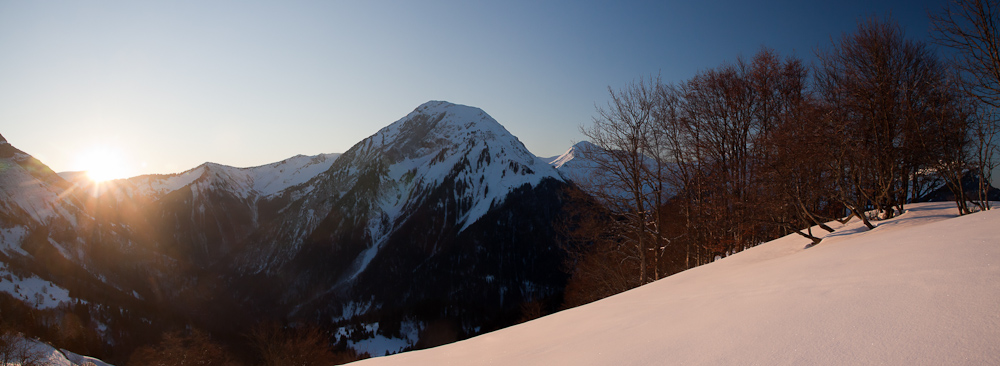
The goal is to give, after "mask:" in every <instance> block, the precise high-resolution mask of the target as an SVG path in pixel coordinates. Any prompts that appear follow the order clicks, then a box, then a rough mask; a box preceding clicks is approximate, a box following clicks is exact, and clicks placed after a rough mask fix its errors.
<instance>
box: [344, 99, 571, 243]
mask: <svg viewBox="0 0 1000 366" xmlns="http://www.w3.org/2000/svg"><path fill="white" fill-rule="evenodd" d="M344 155H345V158H346V157H347V156H349V158H348V159H351V160H352V161H355V162H357V163H361V164H363V165H364V166H354V167H353V168H352V171H354V172H357V171H362V172H364V171H371V170H373V169H377V170H381V171H382V173H383V174H384V175H385V176H384V177H383V178H382V179H381V180H380V182H381V183H383V187H382V188H381V190H382V192H380V193H382V194H381V197H380V198H379V199H378V200H376V202H378V206H380V208H381V211H382V212H384V213H385V214H387V216H388V218H389V220H384V221H389V222H391V221H394V220H395V219H398V218H399V217H400V211H401V210H404V209H405V206H407V205H413V204H416V203H415V202H411V201H410V200H411V197H410V196H411V195H413V194H415V192H429V191H431V190H433V189H435V188H436V187H438V186H439V185H440V184H441V183H442V182H445V181H446V180H454V181H455V182H456V185H457V186H460V188H459V189H458V197H456V199H458V200H459V201H460V204H459V206H460V207H459V211H460V212H459V214H458V216H459V217H458V223H459V224H461V227H462V230H464V229H465V228H466V227H468V225H471V224H472V223H473V222H475V221H476V220H477V219H478V218H479V217H481V216H482V215H483V214H485V213H486V211H488V210H489V209H490V207H492V206H493V205H495V204H498V203H500V202H502V201H503V199H504V197H505V196H506V195H507V194H508V193H510V192H511V191H512V190H514V189H516V188H518V187H521V186H523V185H525V184H527V185H532V186H533V185H535V184H537V183H538V182H540V181H541V180H542V179H544V178H553V179H556V180H562V178H561V177H560V176H559V174H558V172H556V171H555V169H553V168H552V167H550V166H548V165H547V164H545V163H544V162H542V161H541V160H540V159H537V158H536V157H535V156H534V155H533V154H531V152H529V151H528V149H527V148H526V147H525V146H524V144H523V143H521V141H520V140H518V139H517V137H514V135H512V134H511V133H510V132H508V131H507V129H506V128H504V127H503V126H502V125H500V123H499V122H497V121H496V120H495V119H493V117H491V116H490V115H488V114H486V112H484V111H483V110H482V109H479V108H475V107H469V106H464V105H459V104H453V103H449V102H443V101H431V102H427V103H424V104H422V105H421V106H419V107H417V108H416V109H415V110H414V111H413V112H411V113H410V114H408V115H407V116H406V117H403V118H402V119H400V120H398V121H396V122H394V123H392V124H390V125H389V126H386V127H385V128H383V129H382V130H380V131H378V132H377V133H375V134H374V135H372V136H371V137H369V138H367V139H365V140H364V141H362V142H361V143H359V144H357V145H355V147H353V148H351V150H349V151H348V152H347V153H345V154H344ZM348 164H350V163H348ZM383 169H384V170H383ZM389 226H391V225H389ZM386 229H387V228H373V231H374V232H373V235H372V236H373V237H379V236H381V234H385V232H386Z"/></svg>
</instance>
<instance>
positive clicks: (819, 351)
mask: <svg viewBox="0 0 1000 366" xmlns="http://www.w3.org/2000/svg"><path fill="white" fill-rule="evenodd" d="M955 211H956V210H955V208H954V204H953V203H933V204H915V205H910V206H909V211H908V212H907V213H905V214H903V215H901V216H900V217H898V218H895V219H892V220H889V221H885V222H882V223H881V224H880V225H879V227H877V228H876V229H874V230H871V231H865V230H863V229H862V228H861V227H859V223H857V222H852V223H850V224H848V225H847V226H843V227H838V228H837V231H836V232H835V233H833V234H831V235H830V236H828V237H827V239H825V240H824V241H823V243H821V244H820V245H818V246H815V247H812V248H809V249H804V248H805V246H806V245H807V244H809V243H808V240H803V239H801V238H798V237H796V236H794V235H791V236H787V237H784V238H781V239H778V240H774V241H771V242H768V243H765V244H762V245H760V246H758V247H755V248H752V249H749V250H747V251H744V252H741V253H739V254H736V255H733V256H731V257H729V258H725V259H723V260H720V261H717V262H715V263H712V264H708V265H705V266H701V267H698V268H695V269H691V270H688V271H685V272H682V273H680V274H677V275H674V276H671V277H668V278H666V279H663V280H660V281H658V282H655V283H653V284H650V285H647V286H643V287H640V288H638V289H635V290H632V291H628V292H626V293H622V294H619V295H616V296H613V297H610V298H607V299H604V300H601V301H598V302H595V303H592V304H589V305H585V306H582V307H578V308H574V309H570V310H567V311H564V312H561V313H558V314H554V315H551V316H547V317H544V318H541V319H537V320H535V321H532V322H529V323H526V324H523V325H518V326H514V327H510V328H507V329H503V330H500V331H497V332H494V333H490V334H486V335H482V336H479V337H476V338H472V339H469V340H466V341H462V342H458V343H454V344H451V345H447V346H443V347H438V348H435V349H430V350H423V351H414V352H408V353H403V354H400V355H396V356H391V357H383V358H375V359H371V360H365V361H362V362H360V363H359V364H361V365H390V364H405V365H437V364H455V365H465V364H468V365H508V364H511V365H512V364H518V365H531V364H534V365H548V364H574V365H576V364H583V365H607V364H636V365H640V364H661V363H669V364H795V365H801V364H810V365H812V364H822V365H842V364H908V365H909V364H926V365H938V364H968V365H981V364H997V363H1000V343H998V342H997V340H998V339H1000V313H997V311H996V309H998V308H1000V282H998V281H997V280H996V279H997V278H1000V265H998V263H997V260H998V258H1000V246H998V245H997V243H1000V232H998V231H996V230H995V229H994V228H995V227H996V226H997V225H998V224H1000V210H993V211H988V212H983V213H977V214H973V215H969V216H964V217H957V218H956V217H955Z"/></svg>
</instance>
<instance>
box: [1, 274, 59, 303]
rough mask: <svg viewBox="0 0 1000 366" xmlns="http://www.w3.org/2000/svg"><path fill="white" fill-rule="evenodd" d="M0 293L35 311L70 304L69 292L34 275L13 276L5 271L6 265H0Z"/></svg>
mask: <svg viewBox="0 0 1000 366" xmlns="http://www.w3.org/2000/svg"><path fill="white" fill-rule="evenodd" d="M0 292H6V293H8V294H10V295H11V296H13V297H14V298H16V299H18V300H21V301H23V302H24V303H25V304H27V305H29V306H31V307H34V308H35V309H51V308H54V307H56V306H59V304H61V303H69V302H70V297H69V290H66V289H64V288H62V287H59V286H56V285H55V284H53V283H52V282H49V281H46V280H43V279H41V278H38V277H36V276H34V275H31V276H29V277H21V276H18V275H15V274H13V273H11V272H10V271H9V270H8V269H7V264H6V263H0Z"/></svg>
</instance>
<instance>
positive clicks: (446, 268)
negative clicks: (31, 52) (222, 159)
mask: <svg viewBox="0 0 1000 366" xmlns="http://www.w3.org/2000/svg"><path fill="white" fill-rule="evenodd" d="M588 148H592V145H588V144H586V143H581V144H577V145H575V146H574V147H573V148H572V149H570V150H569V151H568V152H567V154H564V155H562V156H560V157H553V158H549V159H540V158H538V157H536V156H534V155H533V154H531V153H530V152H529V151H528V150H527V149H526V148H525V147H524V145H523V144H522V143H521V142H520V141H519V140H518V139H517V138H516V137H514V136H513V135H511V134H510V133H509V132H508V131H507V130H506V129H505V128H504V127H503V126H501V125H500V124H499V123H498V122H497V121H496V120H494V119H493V118H492V117H490V116H489V115H487V114H486V113H485V112H484V111H482V110H480V109H478V108H473V107H468V106H462V105H456V104H451V103H447V102H437V101H435V102H428V103H425V104H423V105H421V106H419V107H418V108H416V109H415V110H414V111H413V112H411V113H410V114H408V115H407V116H405V117H403V118H402V119H400V120H398V121H396V122H394V123H392V124H390V125H388V126H387V127H385V128H383V129H382V130H380V131H379V132H377V133H376V134H374V135H372V136H370V137H368V138H366V139H365V140H363V141H361V142H359V143H358V144H356V145H354V146H353V147H352V148H350V149H349V150H347V151H346V152H344V153H343V154H322V155H316V156H302V155H299V156H294V157H291V158H289V159H286V160H283V161H280V162H277V163H273V164H268V165H263V166H259V167H252V168H234V167H230V166H225V165H220V164H214V163H205V164H202V165H200V166H198V167H196V168H194V169H191V170H188V171H186V172H183V173H179V174H166V175H145V176H139V177H134V178H129V179H121V180H116V181H112V182H107V183H102V184H100V185H97V184H94V183H92V182H90V181H89V180H88V179H86V177H85V176H84V175H82V174H79V173H62V174H56V173H54V172H52V171H51V170H50V169H49V168H48V167H46V166H45V165H44V164H42V163H41V162H39V161H37V160H36V159H34V158H32V157H31V156H30V155H28V154H26V153H24V152H22V151H20V150H17V149H16V148H14V147H13V146H12V145H10V144H9V143H7V141H6V140H4V139H3V138H2V136H0V261H2V262H3V265H4V267H3V269H0V272H4V271H5V272H4V273H8V274H9V275H8V276H7V277H10V278H11V279H10V280H9V281H10V283H11V284H14V282H15V280H16V281H20V282H18V283H27V282H26V281H28V280H30V279H32V278H34V279H36V280H37V281H40V282H38V283H41V284H42V285H39V286H36V287H30V288H28V287H24V288H21V287H18V290H17V291H13V290H11V291H8V290H7V288H8V287H5V286H3V283H2V282H0V292H6V293H8V294H10V295H11V297H10V298H11V299H13V300H5V301H21V302H25V299H28V300H29V301H27V302H31V301H30V299H33V298H36V297H37V296H35V294H25V293H22V292H31V291H35V292H36V293H38V291H41V289H42V288H45V287H46V286H48V288H52V289H56V288H59V289H66V291H67V293H68V295H67V296H66V297H65V298H63V299H61V300H58V301H57V299H55V298H54V297H53V299H52V300H51V301H50V302H49V303H46V304H49V305H51V306H49V307H42V306H41V305H38V304H29V305H31V307H33V308H34V309H36V311H43V310H44V309H48V310H44V311H48V312H50V313H53V314H58V313H60V312H62V313H65V312H67V311H69V309H70V308H71V305H72V304H75V303H76V302H78V301H79V302H81V303H84V304H87V305H88V306H89V307H88V309H89V310H87V311H86V314H85V315H86V317H87V318H88V319H89V324H87V326H88V327H89V329H91V331H92V332H93V333H94V334H96V335H97V337H98V338H100V340H101V341H102V342H103V344H105V345H111V344H114V345H116V347H122V345H126V344H141V342H143V341H146V340H148V339H150V338H151V337H152V336H151V334H156V333H157V332H158V330H162V329H168V328H171V327H176V326H178V325H179V323H180V324H190V325H193V326H196V327H201V328H204V329H207V330H209V331H212V332H215V333H216V334H222V335H224V336H225V335H229V336H232V337H236V336H238V334H240V332H246V331H247V330H248V329H249V327H252V326H253V325H255V324H256V323H259V322H262V321H267V320H274V321H280V322H286V323H293V324H294V323H308V324H316V325H320V326H322V327H325V328H327V329H330V330H331V333H333V334H334V335H336V338H337V339H336V342H337V344H338V346H340V347H345V348H353V349H355V350H358V351H365V352H369V353H373V354H376V355H381V354H383V353H386V352H389V353H395V352H398V351H400V350H403V349H409V348H413V347H426V346H433V345H436V344H440V343H443V342H447V341H452V340H456V339H460V338H465V337H469V336H472V335H475V334H479V333H482V332H486V331H490V330H494V329H498V328H500V327H504V326H507V325H510V324H513V323H514V322H515V321H517V320H518V319H519V318H522V317H523V314H522V308H523V305H524V304H526V303H529V302H539V303H545V304H548V305H547V306H548V307H550V308H553V309H554V307H555V306H558V305H559V303H560V298H561V296H562V291H563V287H564V286H565V283H566V279H567V274H566V273H564V271H563V261H564V259H565V258H564V253H563V252H562V250H561V249H560V247H559V238H560V235H561V234H560V233H559V232H558V231H557V229H556V228H557V227H559V225H556V224H555V223H556V222H557V221H559V220H563V217H562V215H561V207H562V206H563V205H564V204H565V203H566V200H568V199H569V198H568V197H569V195H567V194H566V193H567V190H569V189H573V188H572V186H571V185H570V184H569V183H568V182H569V181H572V180H576V179H580V177H583V176H584V175H585V174H587V171H588V169H592V168H593V164H592V163H588V162H587V161H586V159H585V158H583V157H581V156H585V155H586V153H585V152H583V151H585V149H588ZM0 275H3V273H0ZM4 281H6V280H4ZM10 287H11V288H13V286H10ZM46 291H47V290H46ZM15 292H16V294H15ZM47 292H48V291H47ZM2 299H3V298H0V300H2ZM60 302H62V303H63V305H62V306H61V307H60V305H58V304H59V303H60ZM42 303H45V302H44V301H43V302H42ZM109 308H110V309H117V311H107V309H109ZM23 311H29V310H23ZM105 352H111V351H105ZM111 353H112V354H113V352H111ZM112 357H119V358H120V357H127V355H120V354H117V355H113V356H112Z"/></svg>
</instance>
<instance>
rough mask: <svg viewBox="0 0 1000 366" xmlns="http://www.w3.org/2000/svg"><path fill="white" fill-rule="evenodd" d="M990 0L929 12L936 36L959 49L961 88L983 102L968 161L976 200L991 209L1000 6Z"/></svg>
mask: <svg viewBox="0 0 1000 366" xmlns="http://www.w3.org/2000/svg"><path fill="white" fill-rule="evenodd" d="M998 6H1000V5H998V3H997V2H996V1H994V0H953V1H952V2H951V4H950V5H949V6H947V7H945V8H944V9H942V10H941V11H940V12H938V13H931V14H930V18H931V24H932V26H933V29H934V40H935V41H936V42H937V43H938V44H941V45H944V46H946V47H950V48H952V49H954V50H955V51H957V52H956V53H955V59H954V64H955V66H956V68H957V70H958V73H959V77H960V80H961V84H960V85H961V87H962V90H963V91H964V92H965V93H966V94H967V95H969V96H970V97H972V98H974V99H975V100H977V101H979V102H980V103H981V106H980V107H979V108H978V111H977V113H976V114H975V116H974V118H973V125H972V127H971V141H970V143H971V146H970V155H971V156H970V158H971V159H970V163H971V167H970V168H971V169H973V171H974V172H975V173H976V174H977V175H978V178H979V180H978V181H979V189H978V197H976V200H977V201H978V202H979V204H980V205H981V206H982V208H983V209H987V210H988V209H990V203H989V199H988V197H987V194H988V192H989V187H990V181H991V180H992V179H991V178H992V172H993V171H994V170H995V169H996V168H997V164H998V155H1000V144H998V141H997V134H998V133H1000V123H998V118H997V109H998V108H1000V9H998Z"/></svg>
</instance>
